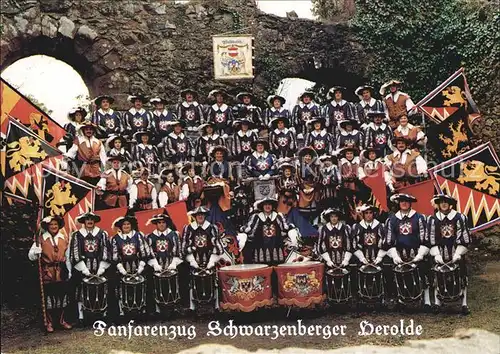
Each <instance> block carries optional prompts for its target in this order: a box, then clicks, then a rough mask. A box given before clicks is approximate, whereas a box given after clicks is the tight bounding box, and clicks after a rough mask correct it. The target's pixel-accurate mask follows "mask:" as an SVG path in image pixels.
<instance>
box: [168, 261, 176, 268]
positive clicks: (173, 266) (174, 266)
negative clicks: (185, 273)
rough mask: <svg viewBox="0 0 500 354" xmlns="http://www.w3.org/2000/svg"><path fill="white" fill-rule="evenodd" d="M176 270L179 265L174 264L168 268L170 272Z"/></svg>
mask: <svg viewBox="0 0 500 354" xmlns="http://www.w3.org/2000/svg"><path fill="white" fill-rule="evenodd" d="M176 268H177V265H176V264H175V263H174V262H172V263H170V264H169V265H168V267H167V269H168V270H175V269H176Z"/></svg>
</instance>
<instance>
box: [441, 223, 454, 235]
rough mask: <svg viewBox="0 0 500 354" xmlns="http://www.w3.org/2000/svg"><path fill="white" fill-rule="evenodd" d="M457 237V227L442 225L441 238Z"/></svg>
mask: <svg viewBox="0 0 500 354" xmlns="http://www.w3.org/2000/svg"><path fill="white" fill-rule="evenodd" d="M453 235H455V227H454V226H453V225H452V224H444V225H441V236H442V237H444V238H450V237H452V236H453Z"/></svg>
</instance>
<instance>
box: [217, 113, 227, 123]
mask: <svg viewBox="0 0 500 354" xmlns="http://www.w3.org/2000/svg"><path fill="white" fill-rule="evenodd" d="M225 121H226V115H225V114H224V113H215V122H216V123H224V122H225Z"/></svg>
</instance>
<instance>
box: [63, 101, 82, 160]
mask: <svg viewBox="0 0 500 354" xmlns="http://www.w3.org/2000/svg"><path fill="white" fill-rule="evenodd" d="M86 116H87V111H86V110H85V109H84V108H82V107H77V108H73V109H72V110H70V111H69V112H68V120H69V123H66V124H65V125H64V130H65V131H66V135H65V136H64V144H65V146H66V151H68V150H69V149H70V148H71V146H72V145H73V141H75V138H76V133H77V131H78V130H79V128H80V124H82V122H83V121H84V120H85V117H86Z"/></svg>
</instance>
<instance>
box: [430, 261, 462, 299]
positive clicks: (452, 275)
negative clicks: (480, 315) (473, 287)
mask: <svg viewBox="0 0 500 354" xmlns="http://www.w3.org/2000/svg"><path fill="white" fill-rule="evenodd" d="M432 271H433V273H434V280H435V283H434V286H435V287H436V294H437V297H438V299H439V300H441V301H444V302H454V301H457V300H459V299H461V298H462V296H463V285H464V284H463V281H462V277H461V275H460V267H459V266H458V264H441V265H439V264H437V265H435V266H434V267H433V268H432Z"/></svg>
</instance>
